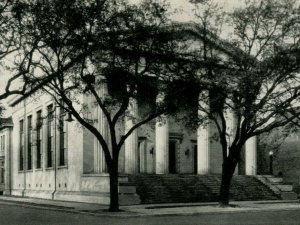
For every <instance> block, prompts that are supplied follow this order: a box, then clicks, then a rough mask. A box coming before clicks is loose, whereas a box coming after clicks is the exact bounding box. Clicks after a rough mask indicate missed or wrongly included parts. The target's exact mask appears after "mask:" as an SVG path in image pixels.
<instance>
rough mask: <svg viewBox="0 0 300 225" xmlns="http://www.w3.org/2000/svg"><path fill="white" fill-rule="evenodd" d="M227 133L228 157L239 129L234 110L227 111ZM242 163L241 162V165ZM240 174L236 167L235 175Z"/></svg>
mask: <svg viewBox="0 0 300 225" xmlns="http://www.w3.org/2000/svg"><path fill="white" fill-rule="evenodd" d="M226 125H227V127H226V133H227V137H226V138H227V155H228V154H229V147H230V146H231V144H232V142H233V140H234V138H235V134H236V129H237V120H236V115H235V113H234V112H233V111H232V109H227V116H226ZM240 163H241V162H239V164H240ZM238 173H239V166H237V167H236V169H235V171H234V174H238Z"/></svg>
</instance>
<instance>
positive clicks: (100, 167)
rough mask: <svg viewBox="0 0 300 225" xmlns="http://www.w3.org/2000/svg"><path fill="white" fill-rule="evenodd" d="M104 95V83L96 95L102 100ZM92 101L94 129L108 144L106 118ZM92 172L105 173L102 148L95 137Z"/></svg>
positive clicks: (105, 88)
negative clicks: (95, 128) (94, 118)
mask: <svg viewBox="0 0 300 225" xmlns="http://www.w3.org/2000/svg"><path fill="white" fill-rule="evenodd" d="M106 94H107V85H106V83H102V84H101V85H100V90H99V91H98V95H99V97H100V98H101V99H102V100H104V98H105V96H106ZM94 101H95V103H94V104H95V105H94V117H96V121H97V122H96V123H95V127H97V129H98V130H99V132H100V133H101V134H102V136H103V138H104V139H105V140H106V143H107V144H109V143H108V139H109V138H108V125H107V120H106V117H105V115H104V113H103V111H102V110H101V108H100V106H99V104H98V103H97V102H96V99H94ZM94 171H95V173H103V172H106V163H105V157H104V152H103V148H102V146H101V144H100V143H99V141H98V139H97V138H96V137H94Z"/></svg>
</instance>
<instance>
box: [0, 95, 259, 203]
mask: <svg viewBox="0 0 300 225" xmlns="http://www.w3.org/2000/svg"><path fill="white" fill-rule="evenodd" d="M103 91H104V90H103ZM100 92H101V91H100ZM82 101H83V102H86V103H87V104H88V106H89V109H90V113H89V116H90V117H91V118H92V119H93V121H94V124H93V125H94V126H95V127H96V128H97V129H98V130H99V131H100V132H101V134H102V135H103V136H104V137H105V138H108V128H107V124H106V122H105V118H104V115H103V113H102V112H101V110H100V109H99V107H96V106H95V104H94V102H93V98H91V97H90V96H88V95H85V96H82ZM9 105H10V107H11V111H12V114H11V118H12V123H11V125H10V126H6V127H3V128H2V129H1V130H0V140H2V139H1V136H2V135H5V140H7V141H6V142H5V144H4V145H5V146H6V147H4V148H5V151H4V153H3V155H5V163H4V164H5V165H4V167H5V171H6V173H5V174H6V175H5V177H6V180H7V188H6V189H9V191H7V192H5V193H6V194H12V195H15V196H27V197H37V198H47V199H58V200H68V201H82V202H96V203H103V204H107V203H109V175H108V173H107V167H106V164H105V160H104V155H103V152H102V148H101V145H100V144H99V142H98V141H97V140H96V138H95V137H94V136H93V135H92V134H91V133H90V132H89V131H88V130H87V129H85V128H83V127H82V126H81V125H80V124H79V123H78V122H77V121H76V120H73V119H72V120H71V118H70V117H69V115H68V114H67V113H65V112H64V111H63V110H62V109H60V108H59V107H58V106H57V105H56V104H55V102H54V101H53V99H51V97H50V96H46V95H41V96H38V95H36V96H31V97H27V98H12V99H10V101H9ZM128 110H129V111H130V113H131V114H133V115H136V114H138V113H140V112H141V110H143V106H142V105H139V104H138V102H133V104H131V107H130V108H129V109H128ZM133 123H134V121H133V119H130V118H125V121H124V123H123V124H120V129H119V130H118V135H119V136H121V135H123V133H124V132H125V131H126V130H127V129H128V128H129V127H131V126H132V124H133ZM12 124H13V126H12ZM215 132H216V129H215V128H214V125H213V124H212V123H211V124H209V125H207V126H206V127H199V128H198V129H197V130H188V129H187V128H185V127H184V126H182V125H181V124H179V123H178V122H176V121H175V120H174V118H167V117H165V118H164V119H163V120H157V121H152V122H150V123H148V124H146V125H144V126H142V127H140V128H139V129H137V130H136V131H134V132H133V133H132V134H131V135H130V136H129V137H128V139H127V140H126V142H125V144H124V146H123V148H122V150H121V152H120V159H119V172H120V176H121V179H122V177H123V178H124V177H126V175H127V174H139V173H144V174H153V173H156V174H219V173H221V167H222V158H221V157H222V152H221V146H220V144H219V143H218V142H217V141H216V140H214V139H213V138H211V137H212V136H214V135H215ZM9 140H12V141H9ZM0 146H1V144H0ZM1 149H2V148H1ZM245 150H246V151H245V155H244V156H243V157H242V158H243V160H242V162H241V163H240V164H241V165H239V168H238V169H237V171H236V173H237V174H247V175H255V174H256V138H252V139H250V140H249V141H247V143H246V145H245ZM1 154H2V152H1ZM2 158H3V157H2V155H0V160H1V159H2ZM0 162H1V161H0Z"/></svg>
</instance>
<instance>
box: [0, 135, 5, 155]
mask: <svg viewBox="0 0 300 225" xmlns="http://www.w3.org/2000/svg"><path fill="white" fill-rule="evenodd" d="M0 141H1V146H0V148H1V151H2V152H4V150H5V135H2V136H1V138H0Z"/></svg>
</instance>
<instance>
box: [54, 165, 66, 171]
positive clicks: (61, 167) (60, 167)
mask: <svg viewBox="0 0 300 225" xmlns="http://www.w3.org/2000/svg"><path fill="white" fill-rule="evenodd" d="M57 169H59V170H61V169H68V166H67V165H63V166H57Z"/></svg>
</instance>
